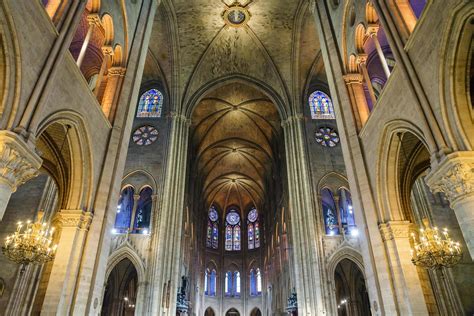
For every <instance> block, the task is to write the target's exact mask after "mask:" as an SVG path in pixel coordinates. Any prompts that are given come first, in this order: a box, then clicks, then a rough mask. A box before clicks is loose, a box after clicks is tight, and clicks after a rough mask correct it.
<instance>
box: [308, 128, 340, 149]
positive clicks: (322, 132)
mask: <svg viewBox="0 0 474 316" xmlns="http://www.w3.org/2000/svg"><path fill="white" fill-rule="evenodd" d="M314 136H315V138H316V142H317V143H318V144H320V145H321V146H324V147H336V146H337V144H338V143H339V140H340V139H339V135H338V134H337V131H336V130H335V129H333V128H330V127H320V128H319V129H318V130H316V132H315V133H314Z"/></svg>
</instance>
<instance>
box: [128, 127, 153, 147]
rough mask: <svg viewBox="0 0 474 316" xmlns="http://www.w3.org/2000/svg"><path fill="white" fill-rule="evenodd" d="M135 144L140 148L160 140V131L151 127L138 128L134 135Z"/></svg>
mask: <svg viewBox="0 0 474 316" xmlns="http://www.w3.org/2000/svg"><path fill="white" fill-rule="evenodd" d="M132 139H133V142H134V143H135V144H137V145H138V146H148V145H151V144H153V143H154V142H155V141H156V140H157V139H158V130H157V129H156V128H154V127H153V126H150V125H144V126H141V127H139V128H137V129H136V130H135V131H134V132H133V135H132Z"/></svg>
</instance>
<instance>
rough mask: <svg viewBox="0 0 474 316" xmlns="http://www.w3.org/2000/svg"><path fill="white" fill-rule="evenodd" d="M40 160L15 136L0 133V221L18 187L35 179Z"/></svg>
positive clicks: (10, 133) (8, 132) (30, 148)
mask: <svg viewBox="0 0 474 316" xmlns="http://www.w3.org/2000/svg"><path fill="white" fill-rule="evenodd" d="M41 163H42V159H41V158H40V157H39V156H38V154H36V153H35V151H34V148H32V147H31V146H29V145H28V144H27V143H26V142H25V141H23V140H22V139H21V137H20V136H18V135H17V134H15V133H13V132H10V131H0V220H1V219H2V218H3V214H4V213H5V210H6V209H7V205H8V201H9V200H10V196H11V195H12V193H13V192H15V191H16V189H17V188H18V186H20V185H21V184H23V183H25V182H26V181H28V180H30V179H31V178H33V177H35V176H36V175H37V174H38V169H39V168H40V167H41Z"/></svg>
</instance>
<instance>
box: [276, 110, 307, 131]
mask: <svg viewBox="0 0 474 316" xmlns="http://www.w3.org/2000/svg"><path fill="white" fill-rule="evenodd" d="M303 120H304V115H303V113H296V114H294V115H290V116H288V117H287V118H286V119H285V120H282V121H281V127H283V128H285V127H287V126H288V125H290V124H292V123H295V122H300V121H303Z"/></svg>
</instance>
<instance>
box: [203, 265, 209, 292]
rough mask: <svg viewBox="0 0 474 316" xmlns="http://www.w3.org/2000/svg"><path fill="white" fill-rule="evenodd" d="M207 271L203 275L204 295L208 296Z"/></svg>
mask: <svg viewBox="0 0 474 316" xmlns="http://www.w3.org/2000/svg"><path fill="white" fill-rule="evenodd" d="M208 278H209V269H206V272H205V273H204V294H205V295H209V280H208Z"/></svg>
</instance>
